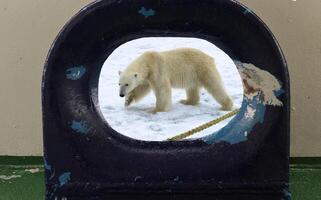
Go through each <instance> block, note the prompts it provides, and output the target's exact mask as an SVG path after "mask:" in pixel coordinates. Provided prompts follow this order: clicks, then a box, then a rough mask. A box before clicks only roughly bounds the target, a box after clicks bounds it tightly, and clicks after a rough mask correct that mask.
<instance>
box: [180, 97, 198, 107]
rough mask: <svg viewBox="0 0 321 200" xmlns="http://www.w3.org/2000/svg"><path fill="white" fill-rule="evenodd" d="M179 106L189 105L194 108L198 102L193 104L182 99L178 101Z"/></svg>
mask: <svg viewBox="0 0 321 200" xmlns="http://www.w3.org/2000/svg"><path fill="white" fill-rule="evenodd" d="M179 102H180V103H181V104H184V105H191V106H195V105H197V104H198V102H193V101H190V100H187V99H182V100H180V101H179Z"/></svg>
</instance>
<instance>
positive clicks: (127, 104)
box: [125, 94, 134, 107]
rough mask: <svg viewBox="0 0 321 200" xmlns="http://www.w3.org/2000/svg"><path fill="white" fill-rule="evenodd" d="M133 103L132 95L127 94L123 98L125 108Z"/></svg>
mask: <svg viewBox="0 0 321 200" xmlns="http://www.w3.org/2000/svg"><path fill="white" fill-rule="evenodd" d="M133 101H134V95H132V94H129V95H127V96H126V98H125V107H128V106H129V105H130V104H132V103H133Z"/></svg>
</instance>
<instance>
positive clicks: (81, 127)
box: [70, 120, 90, 134]
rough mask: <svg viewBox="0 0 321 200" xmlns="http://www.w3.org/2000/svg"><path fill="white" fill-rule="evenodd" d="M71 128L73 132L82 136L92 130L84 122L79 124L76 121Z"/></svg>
mask: <svg viewBox="0 0 321 200" xmlns="http://www.w3.org/2000/svg"><path fill="white" fill-rule="evenodd" d="M70 127H71V129H72V130H74V131H75V132H77V133H80V134H86V133H88V131H89V130H90V127H89V126H88V124H87V123H86V122H84V121H79V122H78V121H75V120H74V121H72V123H71V126H70Z"/></svg>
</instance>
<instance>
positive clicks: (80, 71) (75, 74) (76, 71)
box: [66, 65, 86, 81]
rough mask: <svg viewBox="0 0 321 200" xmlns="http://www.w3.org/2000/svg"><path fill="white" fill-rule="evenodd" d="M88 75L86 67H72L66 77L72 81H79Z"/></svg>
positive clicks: (67, 71)
mask: <svg viewBox="0 0 321 200" xmlns="http://www.w3.org/2000/svg"><path fill="white" fill-rule="evenodd" d="M85 73H86V68H85V67H84V66H82V65H81V66H79V67H72V68H69V69H67V70H66V77H67V79H70V80H73V81H75V80H78V79H80V78H81V77H82V76H83V75H84V74H85Z"/></svg>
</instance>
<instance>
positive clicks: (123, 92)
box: [119, 87, 126, 97]
mask: <svg viewBox="0 0 321 200" xmlns="http://www.w3.org/2000/svg"><path fill="white" fill-rule="evenodd" d="M125 93H126V92H125V88H124V87H120V89H119V96H120V97H124V96H125Z"/></svg>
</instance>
